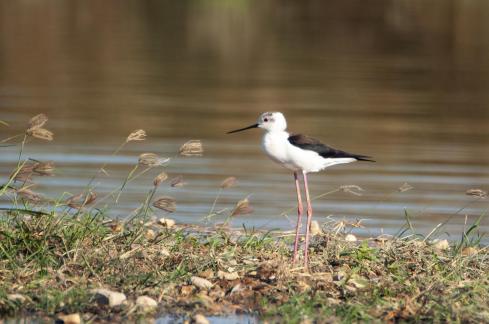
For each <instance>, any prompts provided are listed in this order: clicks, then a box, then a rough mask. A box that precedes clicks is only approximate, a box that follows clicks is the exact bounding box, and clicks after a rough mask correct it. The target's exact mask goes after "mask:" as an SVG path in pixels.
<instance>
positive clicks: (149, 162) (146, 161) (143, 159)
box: [138, 153, 169, 168]
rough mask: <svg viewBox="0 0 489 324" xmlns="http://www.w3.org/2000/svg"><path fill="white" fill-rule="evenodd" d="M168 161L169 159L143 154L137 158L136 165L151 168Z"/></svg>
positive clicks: (152, 154)
mask: <svg viewBox="0 0 489 324" xmlns="http://www.w3.org/2000/svg"><path fill="white" fill-rule="evenodd" d="M168 160H169V158H162V157H159V156H158V155H157V154H154V153H143V154H141V155H140V156H139V160H138V164H139V165H143V166H147V167H150V168H153V167H157V166H161V165H163V164H165V163H166V162H168Z"/></svg>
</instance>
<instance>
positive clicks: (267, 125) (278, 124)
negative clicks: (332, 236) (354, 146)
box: [228, 112, 374, 269]
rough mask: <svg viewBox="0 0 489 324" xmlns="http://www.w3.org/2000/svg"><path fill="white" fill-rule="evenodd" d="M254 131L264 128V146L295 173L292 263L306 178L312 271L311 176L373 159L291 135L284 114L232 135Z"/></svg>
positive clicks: (269, 116)
mask: <svg viewBox="0 0 489 324" xmlns="http://www.w3.org/2000/svg"><path fill="white" fill-rule="evenodd" d="M251 128H263V129H264V130H265V135H263V139H262V147H263V150H264V151H265V153H266V154H267V155H268V156H269V157H270V158H271V159H272V160H273V161H275V162H277V163H279V164H280V165H282V166H284V167H285V168H287V169H289V170H292V171H294V180H295V188H296V191H297V202H298V208H297V225H296V228H295V240H294V254H293V257H292V263H293V264H295V263H296V261H297V250H298V244H299V231H300V227H301V220H302V213H303V205H302V198H301V189H300V184H299V175H300V173H302V176H303V178H304V190H305V193H306V203H307V225H306V238H305V247H304V267H305V268H306V269H307V268H308V249H309V231H310V228H311V221H312V207H311V201H310V198H309V188H308V185H307V173H309V172H318V171H321V170H323V169H325V168H327V167H330V166H333V165H335V164H343V163H350V162H354V161H370V162H374V161H373V160H371V159H370V157H368V156H365V155H359V154H352V153H348V152H345V151H340V150H337V149H334V148H332V147H329V146H327V145H325V144H323V143H321V142H320V141H319V140H317V139H315V138H312V137H309V136H305V135H302V134H295V135H290V134H289V133H288V132H287V131H286V129H287V122H286V120H285V117H284V115H283V114H282V113H280V112H266V113H263V114H261V115H260V117H259V118H258V122H257V123H256V124H253V125H250V126H248V127H244V128H240V129H236V130H233V131H230V132H228V134H231V133H236V132H241V131H244V130H247V129H251Z"/></svg>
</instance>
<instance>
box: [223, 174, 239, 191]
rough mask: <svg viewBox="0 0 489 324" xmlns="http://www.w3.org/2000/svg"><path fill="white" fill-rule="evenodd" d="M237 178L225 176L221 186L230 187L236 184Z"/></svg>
mask: <svg viewBox="0 0 489 324" xmlns="http://www.w3.org/2000/svg"><path fill="white" fill-rule="evenodd" d="M236 182H237V179H236V177H227V178H226V179H224V180H223V181H222V182H221V186H220V187H221V188H222V189H226V188H231V187H234V186H235V185H236Z"/></svg>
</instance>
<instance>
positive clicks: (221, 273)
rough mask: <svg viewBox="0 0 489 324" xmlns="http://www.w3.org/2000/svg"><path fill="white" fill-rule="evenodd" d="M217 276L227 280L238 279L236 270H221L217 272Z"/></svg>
mask: <svg viewBox="0 0 489 324" xmlns="http://www.w3.org/2000/svg"><path fill="white" fill-rule="evenodd" d="M217 277H218V278H219V279H224V280H229V281H231V280H236V279H239V275H238V273H237V272H224V271H221V270H219V271H218V272H217Z"/></svg>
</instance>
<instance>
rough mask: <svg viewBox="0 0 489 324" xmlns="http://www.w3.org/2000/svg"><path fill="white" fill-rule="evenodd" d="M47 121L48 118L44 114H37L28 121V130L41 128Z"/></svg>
mask: <svg viewBox="0 0 489 324" xmlns="http://www.w3.org/2000/svg"><path fill="white" fill-rule="evenodd" d="M47 121H48V117H47V116H46V115H44V114H39V115H36V116H34V117H32V118H31V120H29V129H35V128H41V127H42V126H44V124H45V123H46V122H47Z"/></svg>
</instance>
